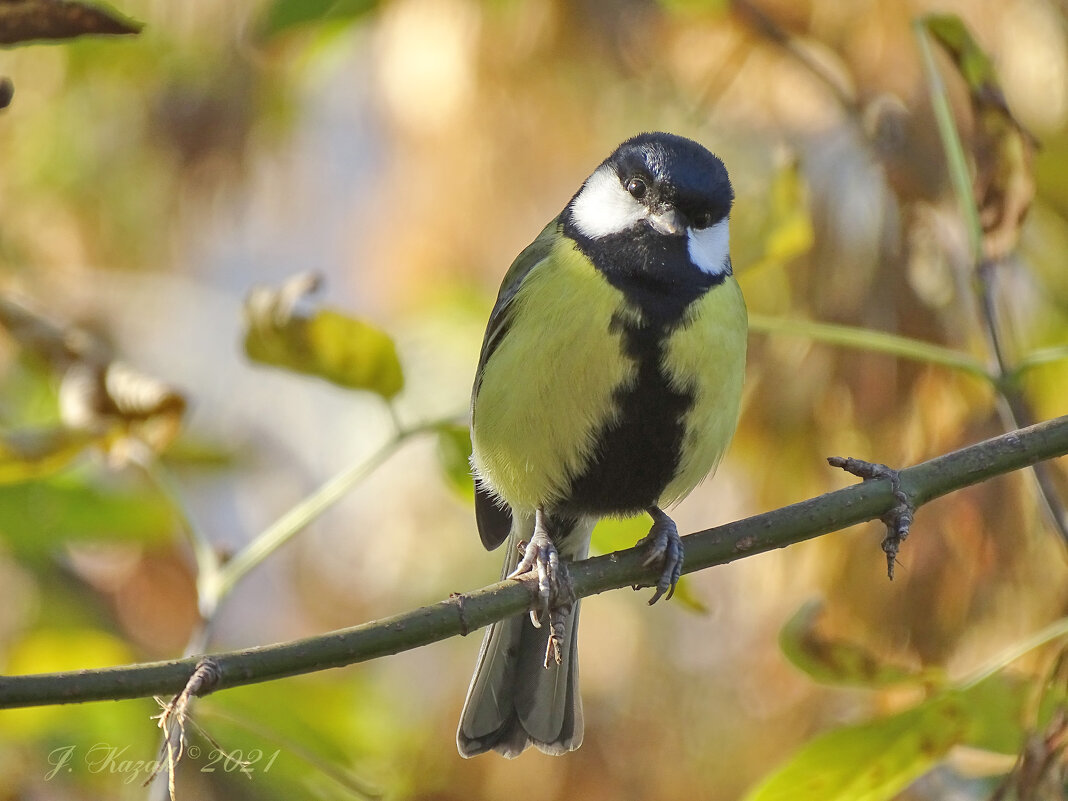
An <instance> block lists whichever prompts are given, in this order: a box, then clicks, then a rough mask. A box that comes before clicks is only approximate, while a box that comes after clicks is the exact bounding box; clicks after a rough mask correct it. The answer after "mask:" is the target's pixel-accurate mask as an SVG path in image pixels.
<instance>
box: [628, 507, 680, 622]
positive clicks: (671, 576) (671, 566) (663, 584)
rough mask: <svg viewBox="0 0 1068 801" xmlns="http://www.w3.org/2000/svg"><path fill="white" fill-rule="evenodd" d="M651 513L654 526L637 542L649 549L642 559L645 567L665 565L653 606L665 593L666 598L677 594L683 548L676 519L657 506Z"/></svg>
mask: <svg viewBox="0 0 1068 801" xmlns="http://www.w3.org/2000/svg"><path fill="white" fill-rule="evenodd" d="M649 513H650V514H651V515H652V517H653V525H652V528H650V529H649V533H648V534H646V535H645V536H644V537H642V539H640V540H638V543H637V544H638V545H639V546H646V547H648V549H649V552H648V554H646V557H645V559H643V560H642V565H644V566H645V567H651V566H652V565H655V564H657V563H663V565H664V567H663V570H661V572H660V578H659V579H657V582H656V592H654V593H653V597H652V598H650V599H649V605H650V606H652V605H653V604H655V603H656V602H657V601H659V600H660V599H661V598H662V597H665V595H664V593H667V595H666V600H671V596H672V595H674V594H675V585H676V584H678V583H679V578H681V576H682V562H683V548H682V538H681V537H680V536H679V529H678V527H677V526H676V525H675V521H674V520H672V519H671V518H670V517H668V516H667V515H666V514H664V513H663V512H662V511H660V510H659V509H656V508H655V507H654V509H652V510H650V512H649ZM643 586H646V585H641V584H636V585H635V586H634V589H636V590H640V589H641V588H642V587H643Z"/></svg>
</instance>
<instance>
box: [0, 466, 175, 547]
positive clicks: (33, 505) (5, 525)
mask: <svg viewBox="0 0 1068 801" xmlns="http://www.w3.org/2000/svg"><path fill="white" fill-rule="evenodd" d="M173 528H174V516H173V512H172V510H171V508H170V506H169V505H168V503H167V502H166V500H165V499H164V498H163V497H162V496H159V495H156V494H154V493H148V492H144V491H140V492H138V491H134V490H129V489H126V490H104V489H100V488H98V487H95V486H93V485H91V484H88V483H85V482H84V481H83V480H80V479H79V478H73V477H70V476H62V477H57V478H50V479H46V480H41V481H27V482H23V483H20V484H7V485H0V536H3V538H4V539H5V541H7V542H8V543H9V544H10V545H11V546H12V548H13V549H14V550H15V551H16V552H17V553H18V554H20V555H22V556H30V557H33V556H37V557H40V556H42V555H47V554H51V553H52V552H53V551H54V550H55V548H56V547H57V546H58V545H59V544H61V543H63V542H70V541H81V542H86V541H100V540H106V541H114V540H128V541H137V542H146V541H155V540H159V539H161V538H163V537H165V536H167V535H168V534H169V533H170V532H171V531H172V530H173Z"/></svg>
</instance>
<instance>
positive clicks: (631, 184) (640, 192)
mask: <svg viewBox="0 0 1068 801" xmlns="http://www.w3.org/2000/svg"><path fill="white" fill-rule="evenodd" d="M648 190H649V187H648V186H646V185H645V181H643V180H642V179H641V178H631V179H630V180H629V181H627V191H628V192H630V195H631V197H633V198H634V199H635V200H641V199H642V198H643V197H645V193H646V192H647V191H648Z"/></svg>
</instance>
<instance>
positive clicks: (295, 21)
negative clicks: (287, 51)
mask: <svg viewBox="0 0 1068 801" xmlns="http://www.w3.org/2000/svg"><path fill="white" fill-rule="evenodd" d="M377 5H378V3H377V2H376V0H274V2H272V3H271V4H269V5H268V6H267V8H266V10H265V11H264V12H263V15H262V16H261V17H260V21H259V24H258V25H257V26H256V29H257V31H258V33H259V36H260V38H262V39H270V38H272V37H275V36H278V35H279V34H282V33H286V32H287V31H289V30H291V29H293V28H297V27H301V26H303V25H308V24H310V23H315V22H325V21H338V20H342V21H353V20H356V19H359V18H360V17H362V16H363V15H365V14H367V13H368V12H370V11H373V10H374V9H375V7H376V6H377Z"/></svg>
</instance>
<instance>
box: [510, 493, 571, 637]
mask: <svg viewBox="0 0 1068 801" xmlns="http://www.w3.org/2000/svg"><path fill="white" fill-rule="evenodd" d="M533 570H537V572H538V600H539V601H540V603H539V604H538V607H536V608H534V609H531V610H530V622H531V623H533V624H534V626H535V627H538V628H540V627H541V622H540V621H539V620H538V616H539V613H540V612H542V611H544V612H548V611H549V609H550V603H551V602H552V600H553V598H554V597H555V596H557V595H558V594H559V589H560V554H559V552H558V551H557V550H556V546H555V545H554V544H553V541H552V537H550V536H549V529H548V528H547V527H546V525H545V513H544V512H542V510H541V508H540V507H539V508H538V509H537V510H536V511H535V512H534V534H533V535H532V536H531V538H530V542H528V543H527V547H526V550H525V551H523V557H522V558H521V559H520V560H519V564H518V565H516V568H515V570H513V571H512V572H511V573H509V574H508V576H507V578H510V579H514V578H519V577H520V576H522V575H523V574H524V573H527V572H529V571H533Z"/></svg>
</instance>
